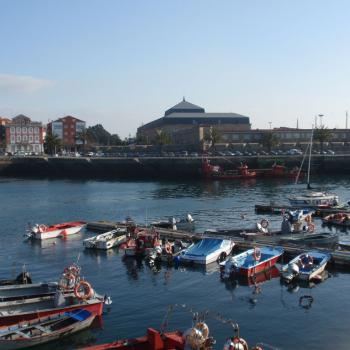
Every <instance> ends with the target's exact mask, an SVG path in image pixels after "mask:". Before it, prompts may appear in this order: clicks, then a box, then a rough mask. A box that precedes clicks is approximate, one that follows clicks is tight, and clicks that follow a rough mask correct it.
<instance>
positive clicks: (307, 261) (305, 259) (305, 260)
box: [299, 254, 314, 269]
mask: <svg viewBox="0 0 350 350" xmlns="http://www.w3.org/2000/svg"><path fill="white" fill-rule="evenodd" d="M299 262H300V265H301V267H302V268H303V269H304V268H305V267H311V266H313V264H314V259H313V258H312V256H311V255H309V254H303V255H301V256H300V258H299Z"/></svg>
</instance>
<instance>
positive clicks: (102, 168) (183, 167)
mask: <svg viewBox="0 0 350 350" xmlns="http://www.w3.org/2000/svg"><path fill="white" fill-rule="evenodd" d="M210 161H211V163H212V164H214V165H220V166H221V167H222V168H223V169H225V170H228V169H236V168H237V167H238V166H239V165H240V164H241V163H246V164H247V165H248V166H249V168H256V169H261V168H269V167H271V165H272V164H273V163H274V162H275V161H277V162H278V163H279V164H283V165H285V166H287V167H288V168H292V167H294V166H300V164H301V161H302V157H297V156H278V157H272V156H259V157H232V158H226V157H211V158H210ZM306 162H307V161H305V163H304V166H303V169H306V168H307V164H306ZM201 166H202V158H201V157H159V158H155V157H154V158H151V157H149V158H148V157H144V158H107V157H106V158H102V157H101V158H85V157H81V158H68V157H64V158H63V157H61V158H59V157H23V158H14V157H13V158H7V157H3V158H0V176H7V177H57V178H109V179H177V178H185V179H196V178H198V179H199V178H201V177H202V174H201ZM311 166H312V171H313V176H314V175H316V174H317V175H333V174H345V175H348V174H350V156H349V155H336V156H334V155H333V156H317V155H316V156H314V157H313V158H312V164H311Z"/></svg>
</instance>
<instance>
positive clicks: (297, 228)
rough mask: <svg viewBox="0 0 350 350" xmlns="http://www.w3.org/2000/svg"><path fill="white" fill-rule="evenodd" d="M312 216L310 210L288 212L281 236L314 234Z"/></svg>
mask: <svg viewBox="0 0 350 350" xmlns="http://www.w3.org/2000/svg"><path fill="white" fill-rule="evenodd" d="M312 214H313V212H312V211H311V210H308V209H297V210H288V211H286V212H285V213H284V215H283V218H282V223H281V234H289V233H306V232H309V233H312V232H314V231H315V225H314V223H313V221H312Z"/></svg>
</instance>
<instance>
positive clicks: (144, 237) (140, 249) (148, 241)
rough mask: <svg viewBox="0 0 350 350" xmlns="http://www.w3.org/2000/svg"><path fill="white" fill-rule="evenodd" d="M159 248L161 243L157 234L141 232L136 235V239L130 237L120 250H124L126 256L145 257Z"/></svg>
mask: <svg viewBox="0 0 350 350" xmlns="http://www.w3.org/2000/svg"><path fill="white" fill-rule="evenodd" d="M159 246H161V241H160V238H159V235H158V233H157V232H155V231H154V232H152V233H149V232H147V231H141V232H137V233H136V238H131V237H128V238H127V240H126V242H125V243H123V244H121V246H120V248H121V249H124V252H125V255H126V256H132V257H144V256H145V255H147V252H149V251H152V250H153V249H154V248H156V247H159Z"/></svg>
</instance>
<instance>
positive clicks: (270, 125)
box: [269, 122, 272, 130]
mask: <svg viewBox="0 0 350 350" xmlns="http://www.w3.org/2000/svg"><path fill="white" fill-rule="evenodd" d="M269 124H270V130H271V125H272V122H269Z"/></svg>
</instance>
